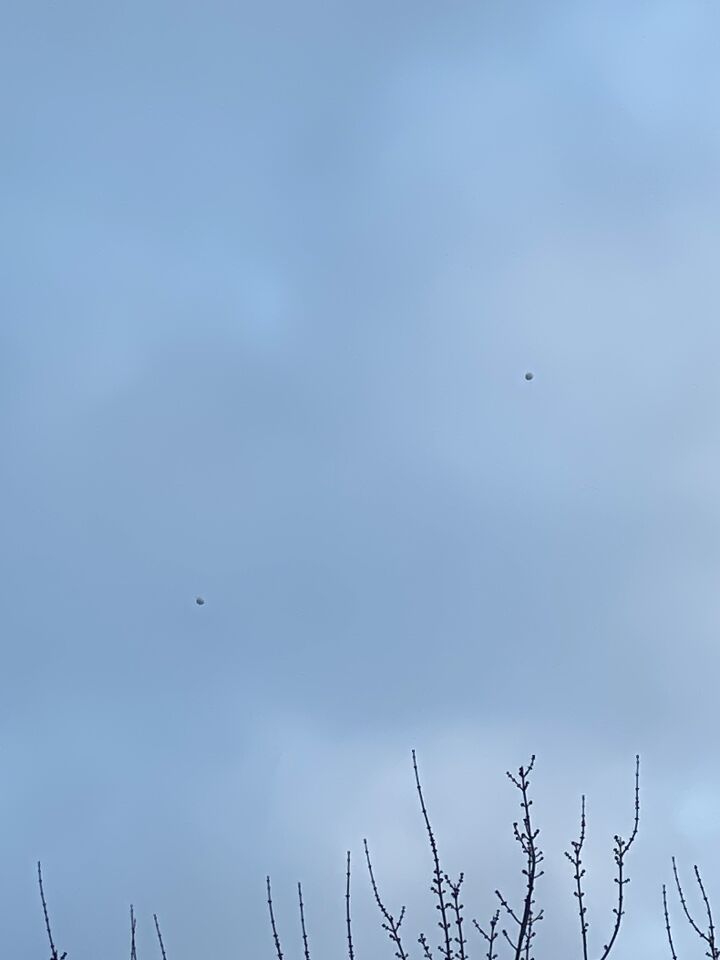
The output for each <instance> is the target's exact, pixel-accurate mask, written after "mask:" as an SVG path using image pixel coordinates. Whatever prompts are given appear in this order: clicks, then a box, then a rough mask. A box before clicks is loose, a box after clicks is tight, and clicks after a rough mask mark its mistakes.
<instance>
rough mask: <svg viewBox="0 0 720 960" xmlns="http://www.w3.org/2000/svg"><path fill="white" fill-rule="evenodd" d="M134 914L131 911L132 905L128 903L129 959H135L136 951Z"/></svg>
mask: <svg viewBox="0 0 720 960" xmlns="http://www.w3.org/2000/svg"><path fill="white" fill-rule="evenodd" d="M136 922H137V921H136V920H135V914H134V913H133V905H132V904H130V960H137V951H136V949H135V924H136Z"/></svg>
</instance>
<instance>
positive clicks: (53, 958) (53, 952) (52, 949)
mask: <svg viewBox="0 0 720 960" xmlns="http://www.w3.org/2000/svg"><path fill="white" fill-rule="evenodd" d="M37 868H38V884H39V885H40V899H41V901H42V908H43V915H44V917H45V929H46V930H47V935H48V940H49V941H50V954H51V955H50V960H65V958H66V957H67V951H65V953H63V955H62V956H61V957H59V956H58V952H57V949H56V947H55V944H54V943H53V938H52V933H51V932H50V920H49V918H48V911H47V903H46V902H45V891H44V890H43V882H42V870H41V869H40V861H39V860H38V865H37Z"/></svg>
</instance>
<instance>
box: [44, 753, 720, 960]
mask: <svg viewBox="0 0 720 960" xmlns="http://www.w3.org/2000/svg"><path fill="white" fill-rule="evenodd" d="M412 762H413V770H414V773H415V786H416V788H417V794H418V797H419V799H420V809H421V811H422V816H423V820H424V822H425V829H426V831H427V835H428V839H429V842H430V851H431V854H432V863H433V872H432V883H431V886H430V892H431V893H433V894H434V895H435V897H436V898H437V904H436V907H435V909H436V910H437V911H438V912H439V913H440V919H439V920H438V924H437V925H438V927H439V928H440V943H439V944H437V951H438V954H439V958H440V960H469V953H468V950H467V942H468V941H467V938H466V937H465V927H464V918H463V913H462V911H463V909H464V904H462V903H461V902H460V890H461V887H462V884H463V880H464V878H465V874H464V873H462V872H461V873H460V875H459V876H458V879H457V881H456V882H453V881H452V880H451V879H450V877H449V876H448V874H447V873H446V872H445V871H444V870H443V869H442V868H441V865H440V856H439V854H438V847H437V842H436V840H435V834H434V832H433V829H432V827H431V825H430V818H429V816H428V812H427V807H426V805H425V798H424V796H423V791H422V787H421V785H420V776H419V773H418V767H417V761H416V758H415V751H414V750H413V751H412ZM534 765H535V757H534V756H533V757H531V759H530V763H529V764H528V765H527V766H525V767H520V768H519V769H518V772H517V775H513V774H512V773H510V772H509V771H508V772H507V777H508V778H509V780H510V781H511V783H512V784H513V786H514V787H515V788H516V789H517V791H518V793H519V794H520V800H519V805H520V810H521V814H522V816H521V819H520V820H519V821H516V822H514V823H513V835H514V837H515V840H516V841H517V843H518V844H519V846H520V848H521V851H522V854H523V859H524V866H523V869H522V876H523V877H524V886H525V895H524V898H523V900H522V902H521V905H520V907H519V908H514V907H513V906H511V904H510V902H509V901H508V900H507V898H506V897H505V896H503V894H502V893H501V892H500V890H496V891H495V896H496V897H497V899H498V902H499V904H500V907H499V908H498V909H497V910H496V911H495V912H494V914H493V915H492V917H491V918H490V921H489V924H488V925H487V927H486V928H483V927H481V926H480V925H479V923H478V922H477V920H475V919H473V921H472V923H473V926H474V928H475V930H476V931H477V932H478V934H479V935H480V937H481V938H482V941H483V950H484V957H483V960H497V958H498V953H497V952H496V951H497V950H498V948H499V945H500V944H503V945H504V946H505V949H506V950H509V957H510V958H511V960H534V956H533V948H534V940H535V936H536V933H537V931H536V929H535V927H536V925H537V924H538V923H539V922H540V921H541V920H542V919H543V916H544V913H543V910H542V909H540V910H538V909H537V908H536V905H535V903H536V901H535V894H536V888H537V884H538V881H539V880H540V878H541V877H542V876H543V870H542V869H541V868H540V865H541V863H542V862H543V859H544V858H543V853H542V851H541V850H540V847H539V845H538V836H539V834H540V830H539V828H538V827H536V826H535V824H534V821H533V818H532V811H531V807H532V805H533V801H532V800H531V799H530V795H529V788H530V774H531V773H532V770H533V767H534ZM639 822H640V758H639V756H638V757H636V758H635V814H634V820H633V825H632V830H631V833H630V836H629V839H627V840H624V839H623V838H622V837H621V836H620V835H618V834H615V836H614V838H613V839H614V846H613V859H614V861H615V873H616V876H615V879H614V882H615V884H616V886H617V891H616V895H615V898H616V905H615V907H614V908H613V911H612V913H613V917H614V919H613V920H612V921H611V925H610V935H609V937H608V940H607V943H605V944H604V945H603V947H602V951H601V952H600V953H599V960H608V957H609V955H610V952H611V951H612V949H613V947H614V946H615V943H616V941H617V938H618V934H619V932H620V926H621V924H622V918H623V916H624V915H625V887H626V886H627V884H628V883H629V881H630V878H629V877H627V876H626V874H625V861H626V857H627V854H628V851H629V850H630V848H631V847H632V845H633V843H634V841H635V838H636V836H637V833H638V826H639ZM585 834H586V816H585V796H584V795H583V796H582V798H581V805H580V830H579V836H578V839H577V840H572V841H571V842H570V848H571V849H570V850H569V851H565V856H566V857H567V859H568V860H569V862H570V864H571V866H572V868H573V874H572V879H573V881H574V888H575V889H574V891H573V896H574V897H575V899H576V902H577V908H578V917H579V926H580V943H581V948H582V960H590V956H591V954H590V946H589V940H588V930H589V926H590V924H589V922H588V919H587V906H586V904H585V899H586V898H585V890H584V887H583V880H584V877H585V867H584V866H583V859H582V856H583V846H584V844H585ZM363 846H364V849H365V860H366V863H367V868H368V873H369V876H370V884H371V886H372V891H373V894H374V897H375V901H376V903H377V905H378V908H379V910H380V913H381V915H382V918H383V922H382V928H383V930H385V931H386V932H387V934H388V937H389V938H390V940H391V942H392V943H393V945H394V947H395V957H397V960H410V954H409V953H408V952H407V950H406V948H405V946H404V944H403V940H402V936H401V933H400V927H401V925H402V922H403V919H404V917H405V907H404V906H403V907H402V908H401V910H400V914H399V916H398V917H397V919H396V918H395V917H394V916H393V915H392V914H391V913H390V912H389V910H388V909H387V907H386V906H385V904H384V903H383V901H382V900H381V898H380V894H379V892H378V886H377V882H376V880H375V874H374V873H373V868H372V863H371V861H370V852H369V850H368V844H367V840H363ZM37 867H38V884H39V887H40V899H41V901H42V908H43V915H44V917H45V928H46V930H47V935H48V939H49V941H50V951H51V956H50V960H67V952H65V953H62V954H60V953H58V950H57V948H56V946H55V943H54V941H53V936H52V932H51V929H50V920H49V917H48V910H47V903H46V900H45V891H44V889H43V881H42V871H41V866H40V863H38V865H37ZM672 868H673V876H674V879H675V886H676V888H677V892H678V896H679V899H680V903H681V905H682V909H683V912H684V915H685V917H686V918H687V920H688V922H689V924H690V926H691V928H692V929H693V930H694V931H695V933H696V934H697V935H698V936H699V938H700V939H701V941H702V942H703V943H704V944H705V945H706V947H707V950H706V953H705V955H706V956H707V957H709V958H710V960H720V938H719V937H718V935H717V934H716V931H715V925H714V922H713V916H712V910H711V908H710V902H709V899H708V896H707V894H706V891H705V886H704V884H703V881H702V878H701V876H700V872H699V870H698V868H697V866H695V867H694V868H693V870H694V873H695V879H696V881H697V884H698V887H699V890H700V894H701V897H702V901H703V904H704V909H705V915H706V919H707V928H706V929H704V930H703V929H702V928H701V927H700V926H699V924H698V923H697V922H696V921H695V919H694V918H693V916H692V915H691V913H690V910H689V908H688V905H687V900H686V898H685V894H684V891H683V888H682V885H681V883H680V878H679V875H678V870H677V865H676V862H675V858H674V857H673V858H672ZM266 884H267V903H268V908H269V912H270V924H271V928H272V935H273V939H274V943H275V952H276V955H277V960H283V952H282V949H281V946H280V937H279V935H278V931H277V925H276V923H275V914H274V911H273V904H272V896H271V889H270V877H267V878H266ZM297 889H298V900H299V906H300V928H301V933H302V942H303V954H304V960H310V948H309V945H308V935H307V928H306V924H305V907H304V904H303V898H302V885H301V884H300V883H298V885H297ZM662 900H663V911H664V915H665V929H666V932H667V938H668V943H669V946H670V954H671V960H678V955H677V953H676V951H675V944H674V941H673V937H672V929H671V925H670V917H669V912H668V903H667V890H666V887H665V885H664V884H663V887H662ZM501 916H503V917H504V918H505V925H502V924H501V922H500V918H501ZM153 920H154V922H155V930H156V932H157V937H158V942H159V944H160V953H161V958H162V960H167V956H166V953H165V946H164V944H163V938H162V935H161V933H160V926H159V924H158V919H157V915H156V914H153ZM345 921H346V925H347V951H348V957H349V960H355V949H354V946H353V938H352V927H351V921H350V851H348V853H347V868H346V887H345ZM135 925H136V920H135V914H134V911H133V907H132V904H131V905H130V960H137V949H136V943H135ZM508 928H509V929H508ZM417 942H418V943H419V944H420V946H421V948H422V957H423V960H434V956H433V952H432V950H431V947H430V944H429V943H428V939H427V937H426V936H425V934H424V933H420V935H419V936H418V938H417ZM593 956H595V954H593Z"/></svg>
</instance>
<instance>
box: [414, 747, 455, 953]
mask: <svg viewBox="0 0 720 960" xmlns="http://www.w3.org/2000/svg"><path fill="white" fill-rule="evenodd" d="M412 761H413V770H414V771H415V785H416V787H417V792H418V796H419V797H420V807H421V809H422V814H423V818H424V820H425V827H426V828H427V832H428V837H429V838H430V849H431V850H432V856H433V864H434V874H433V882H432V884H431V886H430V892H431V893H434V894H435V895H436V896H437V898H438V906H437V909H438V910H439V911H440V917H441V919H440V920H439V921H438V926H439V927H440V929H441V930H442V932H443V936H444V938H445V946H444V947H443V946H442V945H441V946H439V947H438V949H439V950H440V952H441V953H442V954H443V956H444V957H445V960H453V951H452V947H451V946H450V921H449V920H448V917H447V909H448V905H447V904H446V902H445V890H444V888H443V873H442V871H441V870H440V858H439V857H438V851H437V844H436V842H435V835H434V834H433V832H432V827H431V826H430V820H429V818H428V813H427V809H426V807H425V800H424V798H423V793H422V787H421V786H420V777H419V775H418V768H417V762H416V760H415V751H414V750H413V752H412ZM445 876H447V874H445ZM460 882H461V883H462V880H461V881H460Z"/></svg>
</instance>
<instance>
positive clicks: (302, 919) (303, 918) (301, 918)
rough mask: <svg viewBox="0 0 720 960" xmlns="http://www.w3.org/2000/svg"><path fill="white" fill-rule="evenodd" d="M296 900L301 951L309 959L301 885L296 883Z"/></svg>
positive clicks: (306, 959)
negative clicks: (297, 901)
mask: <svg viewBox="0 0 720 960" xmlns="http://www.w3.org/2000/svg"><path fill="white" fill-rule="evenodd" d="M298 900H299V901H300V928H301V929H302V938H303V953H304V955H305V960H310V951H309V950H308V941H307V931H306V930H305V912H304V910H303V899H302V887H301V886H300V884H299V883H298Z"/></svg>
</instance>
